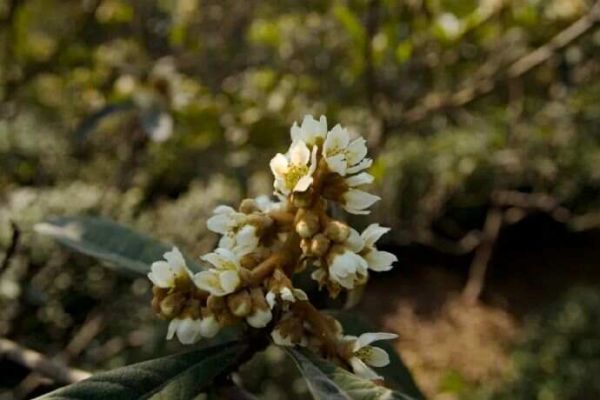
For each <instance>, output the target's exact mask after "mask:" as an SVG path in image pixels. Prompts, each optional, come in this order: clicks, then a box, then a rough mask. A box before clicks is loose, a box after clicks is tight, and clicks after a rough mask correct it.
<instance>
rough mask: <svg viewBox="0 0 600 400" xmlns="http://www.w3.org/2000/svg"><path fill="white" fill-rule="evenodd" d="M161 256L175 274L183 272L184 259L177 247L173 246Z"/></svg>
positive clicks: (184, 267)
mask: <svg viewBox="0 0 600 400" xmlns="http://www.w3.org/2000/svg"><path fill="white" fill-rule="evenodd" d="M163 257H164V258H165V260H167V262H168V263H169V265H170V266H171V268H172V269H173V270H174V271H175V273H176V274H180V273H183V272H184V271H185V270H186V263H185V259H184V258H183V254H181V252H180V251H179V249H178V248H177V247H173V248H172V249H171V251H167V252H166V253H165V254H164V256H163Z"/></svg>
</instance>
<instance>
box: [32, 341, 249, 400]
mask: <svg viewBox="0 0 600 400" xmlns="http://www.w3.org/2000/svg"><path fill="white" fill-rule="evenodd" d="M245 349H246V345H245V344H242V343H240V342H228V343H223V344H220V345H216V346H209V347H205V348H202V349H199V350H194V351H190V352H188V353H181V354H176V355H173V356H169V357H163V358H157V359H154V360H150V361H145V362H142V363H139V364H132V365H129V366H126V367H123V368H118V369H114V370H111V371H108V372H102V373H99V374H96V375H94V376H92V377H91V378H88V379H86V380H83V381H81V382H78V383H75V384H72V385H69V386H66V387H64V388H61V389H58V390H55V391H53V392H51V393H48V394H46V395H44V396H42V397H39V398H38V399H44V400H58V399H60V400H77V399H81V400H83V399H85V400H95V399H98V400H100V399H110V400H121V399H122V400H130V399H153V400H159V399H191V398H194V396H196V395H198V394H199V393H202V392H205V391H207V390H208V388H209V387H210V385H211V384H212V382H213V380H214V379H215V378H216V377H218V376H219V375H221V374H223V373H227V372H228V370H229V369H230V368H232V367H233V366H235V363H236V360H237V359H238V357H239V355H240V354H241V353H242V352H243V351H244V350H245Z"/></svg>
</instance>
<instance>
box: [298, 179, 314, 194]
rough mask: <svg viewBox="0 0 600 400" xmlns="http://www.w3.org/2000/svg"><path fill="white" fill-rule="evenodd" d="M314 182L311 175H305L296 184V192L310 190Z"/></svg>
mask: <svg viewBox="0 0 600 400" xmlns="http://www.w3.org/2000/svg"><path fill="white" fill-rule="evenodd" d="M312 183H313V177H312V176H310V175H304V176H303V177H302V178H300V179H299V180H298V183H296V186H294V192H305V191H306V190H308V188H309V187H310V185H312Z"/></svg>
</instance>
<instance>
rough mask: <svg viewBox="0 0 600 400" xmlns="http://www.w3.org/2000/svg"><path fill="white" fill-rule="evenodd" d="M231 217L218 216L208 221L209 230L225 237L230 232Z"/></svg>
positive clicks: (225, 215)
mask: <svg viewBox="0 0 600 400" xmlns="http://www.w3.org/2000/svg"><path fill="white" fill-rule="evenodd" d="M230 223H231V217H230V216H229V215H228V214H216V215H213V216H212V217H210V218H209V219H208V220H207V221H206V227H207V228H208V230H210V231H212V232H215V233H220V234H221V235H224V234H225V233H227V231H228V230H229V227H230Z"/></svg>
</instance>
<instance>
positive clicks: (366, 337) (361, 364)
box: [344, 333, 398, 380]
mask: <svg viewBox="0 0 600 400" xmlns="http://www.w3.org/2000/svg"><path fill="white" fill-rule="evenodd" d="M397 337H398V335H396V334H394V333H363V334H362V335H360V336H359V337H358V338H357V337H354V336H345V337H344V340H345V341H350V342H352V357H351V358H350V359H349V360H348V362H349V363H350V365H351V366H352V370H353V371H354V373H355V374H356V375H358V376H360V377H362V378H365V379H370V380H374V379H383V378H382V377H381V376H379V375H378V374H377V373H376V372H375V371H373V369H371V368H370V367H369V366H371V367H385V366H386V365H388V364H389V363H390V357H389V355H388V354H387V353H386V352H385V350H383V349H381V348H379V347H374V346H370V344H371V343H373V342H375V341H378V340H391V339H395V338H397Z"/></svg>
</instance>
